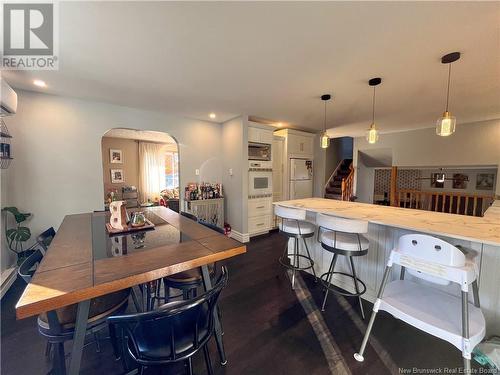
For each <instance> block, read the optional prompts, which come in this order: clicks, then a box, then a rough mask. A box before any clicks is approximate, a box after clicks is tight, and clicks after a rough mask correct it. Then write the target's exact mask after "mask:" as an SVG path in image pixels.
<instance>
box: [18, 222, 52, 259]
mask: <svg viewBox="0 0 500 375" xmlns="http://www.w3.org/2000/svg"><path fill="white" fill-rule="evenodd" d="M55 236H56V231H55V229H54V228H53V227H50V228H49V229H46V230H45V231H43V232H42V233H40V234H39V235H38V236H37V237H36V240H35V243H34V244H33V245H31V246H30V247H29V248H27V249H26V250H25V251H24V254H26V255H27V256H28V257H29V256H30V255H32V254H33V253H36V250H37V249H41V250H42V255H43V254H44V253H45V252H46V251H47V249H48V248H49V245H50V243H51V242H52V240H53V238H54V237H55ZM25 260H26V259H25Z"/></svg>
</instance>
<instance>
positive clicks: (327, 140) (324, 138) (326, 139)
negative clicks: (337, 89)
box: [319, 94, 332, 148]
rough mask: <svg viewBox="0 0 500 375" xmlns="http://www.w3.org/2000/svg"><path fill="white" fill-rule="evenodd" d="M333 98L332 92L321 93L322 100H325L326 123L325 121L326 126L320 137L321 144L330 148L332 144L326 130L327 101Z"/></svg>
mask: <svg viewBox="0 0 500 375" xmlns="http://www.w3.org/2000/svg"><path fill="white" fill-rule="evenodd" d="M331 98H332V96H331V95H330V94H324V95H321V100H323V101H324V102H325V123H324V128H323V134H321V137H320V138H319V145H320V146H321V148H328V146H330V137H328V134H327V132H326V102H327V101H329V100H330V99H331Z"/></svg>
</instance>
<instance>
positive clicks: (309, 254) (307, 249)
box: [302, 237, 318, 282]
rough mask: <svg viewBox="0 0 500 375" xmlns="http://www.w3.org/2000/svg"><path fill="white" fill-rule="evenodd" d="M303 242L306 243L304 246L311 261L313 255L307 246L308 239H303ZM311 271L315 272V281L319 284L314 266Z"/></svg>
mask: <svg viewBox="0 0 500 375" xmlns="http://www.w3.org/2000/svg"><path fill="white" fill-rule="evenodd" d="M302 241H304V246H305V247H306V251H307V256H308V257H309V259H312V257H311V253H310V252H309V247H308V246H307V242H306V239H305V238H304V237H302ZM311 269H312V271H313V275H314V281H315V282H318V277H317V276H316V271H315V270H314V264H313V265H312V267H311Z"/></svg>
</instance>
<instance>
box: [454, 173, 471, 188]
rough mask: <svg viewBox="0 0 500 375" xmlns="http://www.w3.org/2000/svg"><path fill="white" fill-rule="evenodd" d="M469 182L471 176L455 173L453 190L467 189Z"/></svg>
mask: <svg viewBox="0 0 500 375" xmlns="http://www.w3.org/2000/svg"><path fill="white" fill-rule="evenodd" d="M467 181H469V176H467V175H466V174H462V173H453V184H452V187H453V189H467Z"/></svg>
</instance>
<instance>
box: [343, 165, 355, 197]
mask: <svg viewBox="0 0 500 375" xmlns="http://www.w3.org/2000/svg"><path fill="white" fill-rule="evenodd" d="M353 185H354V167H353V165H352V163H351V165H350V166H349V174H348V175H347V177H344V178H343V179H342V185H341V188H342V200H343V201H350V200H351V198H352V192H353V187H354V186H353Z"/></svg>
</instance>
